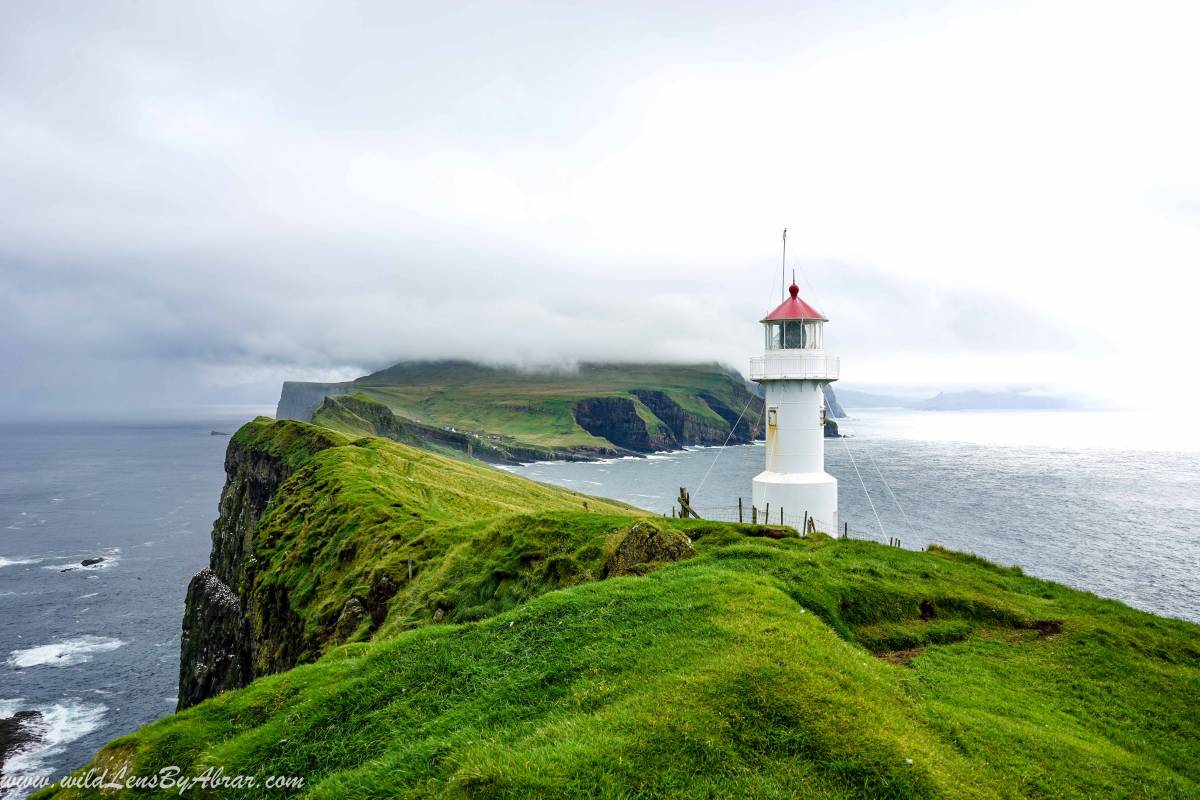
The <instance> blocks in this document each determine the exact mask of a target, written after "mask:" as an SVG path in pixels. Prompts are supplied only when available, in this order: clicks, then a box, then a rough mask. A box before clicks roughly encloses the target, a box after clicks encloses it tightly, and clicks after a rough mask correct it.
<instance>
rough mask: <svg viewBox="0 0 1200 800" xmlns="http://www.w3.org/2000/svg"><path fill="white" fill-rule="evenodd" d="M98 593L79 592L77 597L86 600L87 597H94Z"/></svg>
mask: <svg viewBox="0 0 1200 800" xmlns="http://www.w3.org/2000/svg"><path fill="white" fill-rule="evenodd" d="M98 594H100V593H99V592H91V593H90V594H81V595H79V599H80V600H87V599H88V598H89V597H95V596H96V595H98Z"/></svg>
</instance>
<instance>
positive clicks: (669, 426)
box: [276, 361, 836, 463]
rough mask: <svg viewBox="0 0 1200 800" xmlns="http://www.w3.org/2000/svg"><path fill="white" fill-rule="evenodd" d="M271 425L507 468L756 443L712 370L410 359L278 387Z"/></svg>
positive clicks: (757, 404) (735, 393) (758, 410)
mask: <svg viewBox="0 0 1200 800" xmlns="http://www.w3.org/2000/svg"><path fill="white" fill-rule="evenodd" d="M276 417H277V418H279V419H296V420H300V421H302V422H315V423H317V424H319V425H323V426H325V427H328V428H332V429H334V430H338V431H341V432H344V433H351V434H357V435H363V434H369V435H379V436H386V437H388V438H391V439H395V440H397V441H402V442H406V443H409V444H421V445H422V446H425V447H430V448H432V449H434V450H438V451H442V452H450V451H456V452H465V453H467V454H469V455H472V456H476V457H478V458H481V459H483V460H487V461H493V462H501V463H515V462H523V461H531V460H538V459H578V458H599V457H611V456H616V455H629V454H641V453H650V452H655V451H661V450H673V449H678V448H681V447H685V446H690V445H720V444H746V443H749V442H751V441H754V439H755V438H759V437H760V436H761V425H762V417H763V401H762V398H761V397H760V396H759V395H758V394H756V393H755V392H753V391H752V390H751V388H750V387H749V386H748V385H747V383H746V381H745V379H744V378H743V377H742V376H741V375H740V374H738V373H737V372H736V371H734V370H730V369H728V368H726V367H722V366H720V365H719V364H715V363H710V364H600V363H585V364H580V365H579V366H578V368H577V369H574V370H569V371H568V370H560V371H544V372H538V371H530V370H521V369H517V368H513V367H496V366H488V365H483V364H476V363H472V362H468V361H411V362H402V363H400V364H396V365H394V366H391V367H388V368H387V369H383V370H380V371H378V372H374V373H372V374H370V375H365V376H363V377H361V378H358V379H356V380H353V381H346V382H342V383H305V382H299V381H287V382H285V383H284V385H283V391H282V393H281V395H280V399H279V405H278V409H277V412H276ZM831 425H832V423H831ZM834 427H835V428H836V426H834Z"/></svg>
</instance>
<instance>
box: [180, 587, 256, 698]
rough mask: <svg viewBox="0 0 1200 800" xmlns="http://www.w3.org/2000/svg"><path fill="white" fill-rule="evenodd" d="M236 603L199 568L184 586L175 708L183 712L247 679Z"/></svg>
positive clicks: (244, 643)
mask: <svg viewBox="0 0 1200 800" xmlns="http://www.w3.org/2000/svg"><path fill="white" fill-rule="evenodd" d="M246 638H247V637H246V621H245V619H244V617H243V614H242V603H241V600H239V599H238V596H237V595H236V594H234V593H233V590H232V589H230V588H229V587H228V586H227V585H226V584H225V583H224V582H223V581H222V580H221V579H220V578H218V577H217V575H216V573H215V572H213V571H212V570H211V569H208V568H205V569H203V570H201V571H200V572H199V573H197V574H196V576H195V577H194V578H192V580H191V583H189V584H188V589H187V600H186V601H185V603H184V611H183V639H182V644H181V646H180V659H179V662H180V670H179V701H178V707H179V708H187V707H188V706H191V705H195V704H196V703H198V702H200V701H201V700H204V699H205V698H208V697H212V696H214V695H217V694H220V693H221V692H223V691H225V690H227V689H236V688H238V687H239V686H245V685H246V684H247V683H249V679H250V669H249V667H250V665H249V663H248V661H247V658H246V656H247V655H248V652H249V648H248V647H247V641H246Z"/></svg>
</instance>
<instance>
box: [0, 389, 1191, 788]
mask: <svg viewBox="0 0 1200 800" xmlns="http://www.w3.org/2000/svg"><path fill="white" fill-rule="evenodd" d="M848 412H849V414H850V417H849V418H847V419H844V420H839V423H840V426H841V430H842V432H843V433H845V434H847V436H846V438H843V439H829V440H826V464H827V468H828V470H829V472H830V473H831V474H833V475H834V476H835V477H836V478H837V479H838V481H839V500H840V515H841V518H842V519H843V520H844V521H846V522H847V523H848V524H849V534H850V536H851V537H854V538H864V539H873V540H876V541H881V542H886V541H888V540H894V539H898V540H899V541H900V545H901V546H902V547H905V548H908V549H914V550H916V549H921V548H923V547H925V546H926V545H927V544H929V543H937V544H941V545H943V546H946V547H950V548H953V549H956V550H965V551H970V552H973V553H977V554H979V555H982V556H984V557H986V558H989V559H991V560H993V561H996V562H999V563H1002V564H1017V565H1020V566H1021V567H1022V568H1023V569H1024V570H1025V571H1026V572H1027V573H1029V574H1032V575H1037V576H1039V577H1043V578H1048V579H1052V580H1056V581H1060V582H1062V583H1066V584H1069V585H1071V586H1075V587H1078V588H1081V589H1085V590H1087V591H1091V592H1095V593H1096V594H1099V595H1103V596H1105V597H1112V598H1116V599H1119V600H1122V601H1124V602H1126V603H1128V604H1130V605H1132V606H1135V607H1137V608H1141V609H1145V610H1147V611H1152V612H1154V613H1158V614H1164V615H1168V616H1173V617H1179V618H1183V619H1189V620H1193V621H1198V622H1200V435H1197V433H1196V432H1195V431H1191V432H1189V431H1181V429H1180V426H1179V425H1177V424H1176V425H1171V426H1164V427H1162V428H1159V427H1157V426H1156V425H1155V424H1154V422H1153V421H1152V420H1148V419H1147V418H1145V417H1143V416H1140V415H1124V414H1110V413H1102V412H1067V411H1062V412H1032V411H1022V412H1016V411H1014V412H970V411H953V412H920V411H909V410H902V409H849V410H848ZM251 416H253V414H252V413H245V414H240V413H239V414H232V415H225V416H221V417H219V418H201V417H197V418H196V419H194V420H190V421H186V422H162V423H155V424H141V425H121V424H112V423H104V424H101V423H95V424H84V423H71V424H39V425H28V424H26V425H20V426H0V453H2V454H3V456H2V458H0V720H2V719H4V718H7V717H11V716H13V715H14V714H15V713H17V712H18V711H22V710H34V711H37V712H39V713H40V715H41V717H40V723H39V727H38V733H39V735H40V739H39V741H37V742H36V743H34V744H32V745H28V746H26V747H25V748H24V749H22V750H20V751H19V752H18V753H17V754H16V755H15V756H12V757H10V759H9V761H8V763H7V764H6V766H5V767H4V770H5V773H6V775H8V776H10V777H11V776H13V775H19V776H22V777H31V776H32V777H38V776H40V777H42V778H45V779H47V780H52V779H54V778H57V777H59V776H62V775H64V774H66V773H67V772H69V771H70V770H72V769H74V768H76V767H79V766H81V765H82V764H84V763H86V762H87V761H88V760H89V759H90V757H91V756H92V754H93V753H95V751H96V750H98V749H99V748H100V747H101V746H102V745H103V744H104V743H105V742H107V741H110V740H111V739H113V738H116V737H117V736H121V735H123V734H126V733H129V732H130V731H133V730H135V729H137V728H138V727H140V726H142V725H144V724H146V723H148V722H151V721H153V720H155V719H158V718H159V717H162V716H164V715H166V714H168V713H170V712H171V711H173V710H174V707H175V699H176V689H177V682H178V669H179V634H180V621H181V618H182V613H183V600H184V593H185V590H186V587H187V583H188V580H189V579H190V578H191V576H192V575H193V574H195V573H196V572H197V571H198V570H199V569H200V568H202V567H203V566H204V565H205V564H207V561H208V552H209V544H210V540H209V533H210V530H211V527H212V522H213V520H214V519H215V517H216V516H217V501H218V497H219V494H220V490H221V486H222V483H223V481H224V471H223V458H224V451H225V447H226V445H227V444H228V441H229V440H228V438H227V437H226V436H223V435H213V432H214V431H216V432H218V433H229V432H231V431H233V430H235V429H236V427H237V425H238V424H240V422H242V421H244V420H245V419H249V418H250V417H251ZM763 460H764V448H763V447H762V445H761V444H759V445H749V446H732V447H701V448H693V449H688V450H684V451H679V452H674V453H662V454H656V455H651V456H649V457H646V458H624V459H611V460H605V461H598V462H585V463H578V462H540V463H535V464H528V465H524V466H521V467H512V468H509V469H510V471H511V472H514V473H516V474H519V475H524V476H526V477H529V478H533V479H534V480H539V481H544V482H547V483H552V484H557V485H561V486H567V487H571V488H573V489H576V490H579V491H583V492H587V493H589V494H595V495H602V496H605V497H612V498H616V499H619V500H623V501H625V502H628V503H631V504H633V505H636V506H639V507H641V508H644V509H647V510H649V511H653V512H656V513H661V514H670V513H671V510H672V507H673V506H675V505H676V504H675V500H676V498H677V496H678V493H679V488H680V487H681V486H683V487H687V489H688V491H689V492H690V494H691V499H692V504H693V505H694V506H695V507H697V508H698V509H699V510H700V513H701V514H704V515H709V516H712V517H714V518H722V519H729V518H736V514H737V502H738V499H739V498H742V499H743V501H744V504H745V506H746V507H748V506H749V499H750V481H751V479H752V478H753V476H754V475H755V474H756V473H757V472H759V471H760V470H761V469H762V465H763ZM94 558H102V559H103V560H102V561H100V562H98V563H95V564H92V565H90V566H87V567H85V566H83V565H82V561H84V560H85V559H94ZM23 794H24V792H23V791H11V792H9V793H8V794H7V797H20V796H22V795H23ZM3 796H5V795H4V794H3V793H2V792H0V797H3Z"/></svg>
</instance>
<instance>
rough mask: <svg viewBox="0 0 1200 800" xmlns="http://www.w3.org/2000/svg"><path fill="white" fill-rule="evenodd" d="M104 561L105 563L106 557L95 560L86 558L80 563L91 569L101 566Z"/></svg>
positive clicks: (97, 557) (98, 557)
mask: <svg viewBox="0 0 1200 800" xmlns="http://www.w3.org/2000/svg"><path fill="white" fill-rule="evenodd" d="M102 561H104V556H96V557H95V558H85V559H84V560H83V561H80V562H79V563H80V564H82V565H83V566H85V567H91V566H95V565H96V564H99V563H100V562H102Z"/></svg>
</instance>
